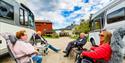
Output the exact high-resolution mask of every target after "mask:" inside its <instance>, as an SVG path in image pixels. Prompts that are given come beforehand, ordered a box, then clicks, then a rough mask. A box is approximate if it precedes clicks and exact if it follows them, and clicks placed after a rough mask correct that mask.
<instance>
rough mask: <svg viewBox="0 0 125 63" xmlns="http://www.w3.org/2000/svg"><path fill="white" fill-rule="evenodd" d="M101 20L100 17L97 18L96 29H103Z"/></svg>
mask: <svg viewBox="0 0 125 63" xmlns="http://www.w3.org/2000/svg"><path fill="white" fill-rule="evenodd" d="M100 22H101V21H100V19H99V18H98V19H96V20H95V29H101V23H100Z"/></svg>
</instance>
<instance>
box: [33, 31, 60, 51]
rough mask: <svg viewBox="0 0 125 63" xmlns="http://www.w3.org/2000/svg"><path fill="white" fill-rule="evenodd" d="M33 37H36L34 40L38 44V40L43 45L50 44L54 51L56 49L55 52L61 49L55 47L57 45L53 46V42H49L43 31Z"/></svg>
mask: <svg viewBox="0 0 125 63" xmlns="http://www.w3.org/2000/svg"><path fill="white" fill-rule="evenodd" d="M33 39H34V42H36V44H37V42H41V45H42V44H45V45H47V46H48V48H50V49H51V50H53V51H55V52H58V51H60V49H58V48H55V47H53V46H52V45H51V44H49V43H48V42H47V41H46V40H45V39H44V38H43V37H42V36H41V32H40V31H38V32H37V33H36V34H34V36H33Z"/></svg>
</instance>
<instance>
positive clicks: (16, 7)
mask: <svg viewBox="0 0 125 63" xmlns="http://www.w3.org/2000/svg"><path fill="white" fill-rule="evenodd" d="M34 24H35V23H34V15H33V13H32V12H31V10H30V9H29V8H27V7H26V6H25V5H23V4H21V3H18V2H16V1H15V0H0V33H6V32H9V33H13V34H15V33H16V32H17V31H19V30H21V29H25V30H26V32H27V35H28V37H29V38H28V39H30V37H31V36H32V34H33V33H34V32H35V31H34V30H35V25H34ZM7 52H8V50H7V47H6V42H5V39H4V38H3V37H2V36H0V55H3V54H5V53H7Z"/></svg>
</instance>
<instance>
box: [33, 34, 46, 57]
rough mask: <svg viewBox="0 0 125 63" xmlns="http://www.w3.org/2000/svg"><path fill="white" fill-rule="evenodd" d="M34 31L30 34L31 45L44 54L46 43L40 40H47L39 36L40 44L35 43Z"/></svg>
mask: <svg viewBox="0 0 125 63" xmlns="http://www.w3.org/2000/svg"><path fill="white" fill-rule="evenodd" d="M35 35H36V34H35V33H34V34H33V35H32V38H31V39H32V45H33V46H36V47H37V48H38V49H39V52H40V53H42V54H43V55H45V54H48V45H46V44H42V42H41V41H47V40H46V39H45V38H44V37H42V36H41V37H40V42H41V44H40V45H39V44H37V43H36V39H35Z"/></svg>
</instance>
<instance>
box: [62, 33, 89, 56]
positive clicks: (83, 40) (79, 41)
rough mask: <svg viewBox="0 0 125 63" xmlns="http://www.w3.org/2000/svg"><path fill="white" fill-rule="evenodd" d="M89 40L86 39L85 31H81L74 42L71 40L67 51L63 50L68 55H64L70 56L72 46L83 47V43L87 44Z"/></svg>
mask: <svg viewBox="0 0 125 63" xmlns="http://www.w3.org/2000/svg"><path fill="white" fill-rule="evenodd" d="M86 42H87V39H86V36H85V34H84V33H80V37H79V38H78V39H77V40H75V41H72V42H69V43H68V45H67V47H66V49H65V51H63V52H64V53H66V55H64V57H68V56H69V53H70V51H71V49H72V48H74V47H78V46H79V47H83V45H85V44H86Z"/></svg>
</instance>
